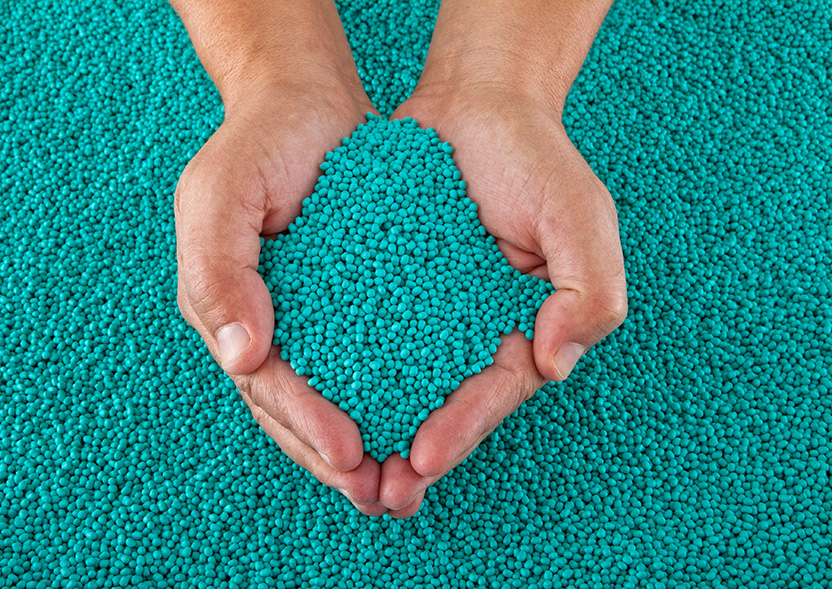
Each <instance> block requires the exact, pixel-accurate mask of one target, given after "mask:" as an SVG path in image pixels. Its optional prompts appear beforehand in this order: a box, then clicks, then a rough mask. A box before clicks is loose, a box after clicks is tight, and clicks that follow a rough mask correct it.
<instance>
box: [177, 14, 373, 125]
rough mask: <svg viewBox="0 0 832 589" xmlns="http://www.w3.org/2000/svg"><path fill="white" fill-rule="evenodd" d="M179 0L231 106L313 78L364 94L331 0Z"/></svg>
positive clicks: (212, 74) (204, 61) (199, 48)
mask: <svg viewBox="0 0 832 589" xmlns="http://www.w3.org/2000/svg"><path fill="white" fill-rule="evenodd" d="M171 2H172V4H173V5H174V8H175V9H176V11H177V12H178V13H179V15H180V16H181V17H182V21H183V23H184V24H185V26H186V28H187V29H188V33H189V35H190V37H191V40H192V41H193V45H194V48H195V49H196V51H197V54H198V55H199V57H200V60H201V61H202V64H203V66H204V67H205V69H206V71H207V72H208V75H209V76H210V77H211V79H212V80H213V81H214V83H215V85H216V86H217V89H218V90H219V92H220V95H221V97H222V100H223V103H224V104H225V106H226V109H228V108H235V107H236V105H237V104H239V103H244V102H249V101H250V100H251V97H252V96H254V97H256V96H258V95H269V94H272V93H273V92H274V91H275V89H280V88H293V87H303V86H305V85H319V86H324V87H333V88H346V89H348V91H349V92H350V93H352V94H356V95H360V94H363V88H362V85H361V81H360V79H359V76H358V72H357V70H356V66H355V61H354V60H353V57H352V52H351V50H350V47H349V42H348V41H347V38H346V35H345V34H344V29H343V26H342V25H341V20H340V17H339V16H338V11H337V9H336V8H335V4H334V3H333V2H332V1H331V0H294V1H292V2H263V1H259V0H230V1H214V2H204V1H201V0H171Z"/></svg>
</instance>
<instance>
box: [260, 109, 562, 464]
mask: <svg viewBox="0 0 832 589" xmlns="http://www.w3.org/2000/svg"><path fill="white" fill-rule="evenodd" d="M452 152H453V148H452V147H451V146H450V145H448V144H447V143H444V142H442V141H440V140H439V137H438V136H437V134H436V131H434V130H433V129H422V128H420V127H419V126H418V124H417V122H416V121H415V120H413V119H404V120H392V121H388V120H386V119H384V118H381V117H375V116H373V115H371V114H370V115H368V121H367V123H365V124H363V125H360V126H359V127H358V128H357V129H356V130H355V132H354V133H353V134H352V136H351V137H349V138H345V139H344V140H343V142H342V145H341V146H340V147H338V148H337V149H335V150H334V151H332V152H330V153H328V154H327V156H326V160H325V161H324V162H323V163H322V164H321V170H322V171H323V173H322V175H321V177H320V178H319V180H318V183H317V186H316V187H315V191H314V193H313V194H312V195H311V196H310V197H308V198H307V199H305V200H304V202H303V211H302V213H301V215H300V217H298V218H297V219H296V220H295V221H294V222H293V223H292V224H291V225H290V226H289V230H288V232H286V233H285V234H282V235H280V236H279V237H278V239H277V240H275V241H273V242H270V243H269V244H266V246H265V247H264V248H263V259H262V264H261V272H262V273H263V274H264V278H265V281H266V284H267V286H268V287H269V289H270V290H271V292H272V298H273V302H274V307H275V319H276V323H275V343H276V344H278V345H279V346H280V347H281V355H282V356H283V359H284V360H288V361H290V362H291V364H292V367H293V368H294V369H295V370H296V371H297V372H298V374H301V375H308V376H309V377H310V378H309V384H310V385H311V386H313V387H315V388H316V389H318V390H319V391H320V392H321V393H322V394H323V396H324V397H326V398H327V399H329V400H331V401H333V402H335V403H337V404H338V406H339V407H341V408H342V409H343V410H344V411H346V412H348V413H349V415H350V416H351V417H352V418H353V419H354V420H355V421H356V423H357V424H358V425H359V429H360V430H361V434H362V438H363V441H364V449H365V451H367V452H370V454H371V455H372V456H373V457H374V458H376V459H378V460H379V461H382V460H384V459H385V458H386V457H387V456H389V455H390V454H392V453H394V452H401V453H402V456H404V457H407V456H408V454H409V449H410V443H411V442H412V440H413V438H414V436H415V435H416V430H417V428H418V427H419V424H420V423H422V422H423V421H424V420H425V419H426V418H427V417H428V415H429V414H430V412H431V411H433V410H434V409H436V408H437V407H439V406H441V405H442V404H443V402H444V400H445V397H446V396H447V395H448V394H450V393H451V392H452V391H454V390H456V389H457V388H458V387H459V385H460V383H461V382H462V381H463V380H464V379H465V378H467V377H469V376H471V375H473V374H476V373H478V372H480V371H482V370H483V369H484V368H485V367H486V366H488V365H490V364H491V363H492V362H493V359H492V356H493V354H494V353H495V352H496V350H497V346H498V345H499V343H500V336H501V335H503V334H509V333H511V331H512V330H514V329H515V328H517V329H519V330H520V331H523V332H525V334H526V337H527V338H529V339H531V338H532V336H533V327H534V316H535V313H536V312H537V310H538V308H539V307H540V305H541V304H542V303H543V301H544V300H545V298H546V297H547V296H548V295H549V293H551V292H552V291H553V288H552V286H551V284H549V283H548V282H546V281H544V280H541V279H539V278H536V277H534V276H529V275H525V274H522V273H520V272H519V271H518V270H515V269H514V268H512V267H511V266H510V265H509V263H508V261H507V260H506V259H505V258H504V257H503V255H502V253H501V252H500V249H499V247H498V246H497V244H496V242H495V239H494V237H493V236H491V235H489V234H488V233H487V232H486V230H485V228H484V227H483V226H482V225H481V224H480V222H479V219H478V216H477V205H476V203H474V202H473V201H472V200H470V199H469V198H468V197H467V196H466V195H465V189H466V185H465V181H464V180H462V179H461V175H460V172H459V170H458V169H457V167H456V165H455V164H454V160H453V157H452V155H451V154H452Z"/></svg>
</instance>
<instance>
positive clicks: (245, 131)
mask: <svg viewBox="0 0 832 589" xmlns="http://www.w3.org/2000/svg"><path fill="white" fill-rule="evenodd" d="M263 87H266V88H268V90H258V91H256V92H252V93H250V95H247V96H246V97H245V98H244V99H242V101H241V102H239V103H235V104H233V105H229V104H228V103H226V117H225V120H224V121H223V123H222V125H221V126H220V128H219V129H218V130H217V131H216V133H214V135H213V136H212V137H211V138H210V139H209V140H208V141H207V142H206V144H205V145H204V146H203V147H202V149H201V150H200V151H199V153H197V154H196V156H195V157H194V158H193V159H192V160H191V161H190V163H189V164H188V165H187V167H186V168H185V170H184V171H183V173H182V176H181V177H180V179H179V184H178V186H177V188H176V196H175V212H176V242H177V261H178V266H179V272H178V274H179V276H178V296H177V298H178V303H179V308H180V310H181V312H182V315H183V316H184V317H185V319H186V320H187V321H188V323H189V324H190V325H192V326H193V327H194V328H196V329H197V331H199V333H200V335H201V336H202V338H203V339H204V340H205V343H206V344H207V346H208V348H209V350H210V351H211V354H212V355H213V356H214V358H215V359H216V360H217V362H218V363H219V364H220V366H222V368H223V369H224V370H225V372H226V373H228V374H229V375H230V376H231V378H232V379H233V380H234V382H235V384H236V385H237V388H238V389H239V390H240V392H241V394H242V396H243V398H244V399H245V402H246V403H247V404H248V406H249V408H250V409H251V412H252V415H253V416H254V418H255V420H256V421H257V422H258V423H259V424H260V426H261V427H262V428H263V429H264V430H265V431H266V433H268V434H269V436H271V437H272V438H273V439H274V440H275V441H276V442H277V444H278V445H279V446H280V448H281V449H282V450H283V451H284V452H285V453H286V454H287V455H288V456H289V457H290V458H291V459H292V460H294V461H295V462H296V463H298V464H299V465H301V466H302V467H304V468H306V469H307V470H309V471H310V472H311V473H312V474H313V475H314V476H315V477H316V478H317V479H318V480H320V481H321V482H322V483H324V484H326V485H329V486H331V487H335V488H337V489H338V490H339V491H341V492H342V493H343V494H344V495H346V497H347V498H348V499H349V500H350V501H352V503H353V504H354V505H355V506H356V507H357V508H358V509H359V510H360V511H361V512H363V513H365V514H367V515H381V514H383V513H387V512H388V510H387V508H386V507H384V506H382V505H381V504H380V503H379V502H378V489H379V476H380V471H381V469H380V465H379V464H378V462H377V461H376V460H374V459H373V458H371V457H370V456H369V454H365V453H364V449H363V443H362V440H361V435H360V433H359V430H358V426H357V425H356V424H355V422H354V421H353V420H352V419H350V417H349V416H348V415H347V414H346V413H345V412H343V411H342V410H341V409H339V408H338V407H337V406H336V405H335V404H333V403H331V402H330V401H328V400H326V399H324V397H323V396H322V395H321V394H320V393H319V392H318V391H316V390H314V389H313V388H312V387H310V386H309V385H308V384H307V381H306V379H305V378H302V377H300V376H298V375H297V374H296V373H295V371H294V370H293V369H292V367H291V366H290V365H289V363H288V362H285V361H283V360H282V359H281V357H280V353H279V350H278V348H277V347H276V346H274V345H273V343H272V342H273V338H274V309H273V306H272V299H271V295H270V293H269V291H268V288H267V287H266V284H265V283H264V281H263V279H262V277H261V276H260V274H259V273H258V266H259V256H260V238H261V236H263V237H267V238H268V237H270V236H274V235H276V234H278V233H280V232H281V231H283V230H285V229H286V228H287V227H288V226H289V224H290V223H291V222H292V221H293V220H294V219H295V218H296V217H297V216H298V215H299V214H300V212H301V202H302V200H303V199H304V198H305V197H306V196H309V195H310V194H311V193H312V190H313V189H314V186H315V183H316V181H317V178H318V176H319V174H320V170H319V168H318V166H319V164H320V163H321V162H322V161H323V159H324V156H325V154H326V153H327V152H328V151H331V150H332V149H334V148H336V147H337V146H338V145H340V142H341V139H342V138H343V137H345V136H348V135H349V134H351V133H352V131H353V130H354V129H355V127H356V126H357V125H359V124H360V123H362V122H364V121H365V113H367V112H376V111H375V109H374V108H373V105H372V103H371V102H370V100H369V99H368V98H367V95H366V94H365V93H364V91H363V89H362V88H361V87H360V85H358V86H357V87H356V85H355V84H342V83H336V84H331V83H322V82H320V81H318V82H313V83H305V84H303V83H297V84H292V85H287V84H285V83H281V84H278V85H276V86H274V87H269V86H268V85H266V86H260V88H263ZM391 515H396V514H395V513H392V514H391ZM403 515H405V516H406V515H409V514H407V513H403Z"/></svg>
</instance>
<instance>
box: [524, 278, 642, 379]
mask: <svg viewBox="0 0 832 589" xmlns="http://www.w3.org/2000/svg"><path fill="white" fill-rule="evenodd" d="M626 315H627V290H626V287H624V286H623V285H620V286H619V285H615V286H610V287H609V288H607V289H602V290H594V291H589V290H587V291H580V290H575V289H570V288H561V289H559V290H557V291H556V292H554V293H553V294H551V295H550V296H549V297H548V298H547V299H546V301H544V303H543V305H542V306H541V307H540V310H539V311H538V312H537V319H536V320H535V329H534V342H533V344H534V360H535V364H536V365H537V370H538V372H540V374H541V375H543V377H544V378H547V379H548V380H556V381H561V380H565V379H566V377H568V376H569V373H570V372H572V369H573V368H574V367H575V364H577V362H578V360H580V358H581V356H583V355H584V354H585V353H586V351H587V350H589V348H591V347H592V346H594V345H595V344H596V343H598V342H599V341H600V340H601V339H603V338H604V337H606V336H607V335H608V334H609V333H610V332H611V331H613V330H614V329H615V328H616V327H618V326H619V325H621V323H622V322H623V321H624V318H625V317H626Z"/></svg>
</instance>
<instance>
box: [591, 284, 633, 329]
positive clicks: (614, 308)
mask: <svg viewBox="0 0 832 589" xmlns="http://www.w3.org/2000/svg"><path fill="white" fill-rule="evenodd" d="M628 307H629V305H628V303H627V290H626V289H615V290H612V291H608V292H607V293H606V294H605V295H604V296H603V297H601V298H599V299H598V300H597V301H596V303H595V311H596V313H597V316H598V317H599V318H600V319H601V321H602V323H603V324H604V325H605V326H611V327H613V328H615V327H618V326H619V325H621V324H622V323H623V322H624V319H625V318H626V317H627V310H628Z"/></svg>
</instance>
